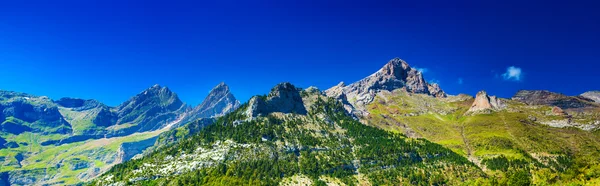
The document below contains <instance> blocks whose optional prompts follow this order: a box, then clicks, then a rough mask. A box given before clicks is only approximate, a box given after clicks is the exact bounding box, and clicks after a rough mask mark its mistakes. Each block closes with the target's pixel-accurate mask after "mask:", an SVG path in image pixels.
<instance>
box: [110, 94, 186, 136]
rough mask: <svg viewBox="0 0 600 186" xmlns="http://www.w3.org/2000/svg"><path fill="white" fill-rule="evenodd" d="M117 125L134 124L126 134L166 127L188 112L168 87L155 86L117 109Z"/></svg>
mask: <svg viewBox="0 0 600 186" xmlns="http://www.w3.org/2000/svg"><path fill="white" fill-rule="evenodd" d="M116 110H117V115H118V118H119V119H118V120H117V124H126V123H130V124H134V127H129V128H128V129H127V132H126V133H131V132H141V131H149V130H156V129H160V128H162V127H165V126H166V125H167V124H169V122H170V121H174V120H175V119H176V118H178V117H179V116H180V115H181V114H182V113H183V112H185V111H186V106H185V104H184V103H183V102H182V101H181V100H180V99H179V97H178V96H177V94H175V93H173V92H171V90H169V89H168V88H167V87H161V86H160V85H154V86H152V87H151V88H149V89H147V90H144V91H143V92H141V93H139V94H138V95H136V96H134V97H132V98H131V99H129V100H128V101H126V102H124V103H123V104H121V105H119V106H118V107H117V108H116Z"/></svg>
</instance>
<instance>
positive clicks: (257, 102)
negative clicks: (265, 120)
mask: <svg viewBox="0 0 600 186" xmlns="http://www.w3.org/2000/svg"><path fill="white" fill-rule="evenodd" d="M271 112H282V113H296V114H306V113H307V111H306V107H304V102H303V101H302V96H301V95H300V90H299V89H298V88H296V87H295V86H294V85H292V84H291V83H289V82H285V83H280V84H277V85H276V86H275V87H273V88H272V89H271V92H269V95H268V96H267V97H266V98H263V97H259V96H255V97H253V98H252V99H250V101H249V107H248V111H247V114H248V115H249V116H251V117H256V116H259V115H266V114H269V113H271Z"/></svg>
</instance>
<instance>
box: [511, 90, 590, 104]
mask: <svg viewBox="0 0 600 186" xmlns="http://www.w3.org/2000/svg"><path fill="white" fill-rule="evenodd" d="M586 95H588V96H589V97H593V95H594V94H593V93H592V92H590V93H588V94H586ZM512 99H513V100H517V101H520V102H523V103H526V104H528V105H551V106H557V107H560V108H562V109H570V108H584V107H597V106H598V105H597V104H594V100H593V99H590V98H586V97H585V96H567V95H564V94H560V93H555V92H550V91H547V90H521V91H519V92H517V93H516V94H515V95H514V96H513V97H512Z"/></svg>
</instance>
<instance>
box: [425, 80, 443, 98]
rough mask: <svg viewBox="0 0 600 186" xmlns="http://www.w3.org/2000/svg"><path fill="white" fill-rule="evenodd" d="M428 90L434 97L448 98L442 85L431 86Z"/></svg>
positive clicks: (434, 84)
mask: <svg viewBox="0 0 600 186" xmlns="http://www.w3.org/2000/svg"><path fill="white" fill-rule="evenodd" d="M428 89H429V94H430V95H432V96H433V97H437V98H443V97H446V96H447V95H446V92H444V90H442V88H440V85H439V84H437V83H433V84H429V85H428Z"/></svg>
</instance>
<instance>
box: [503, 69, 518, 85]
mask: <svg viewBox="0 0 600 186" xmlns="http://www.w3.org/2000/svg"><path fill="white" fill-rule="evenodd" d="M521 74H522V71H521V68H519V67H515V66H510V67H508V68H506V72H505V73H504V74H502V78H504V80H508V81H521Z"/></svg>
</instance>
